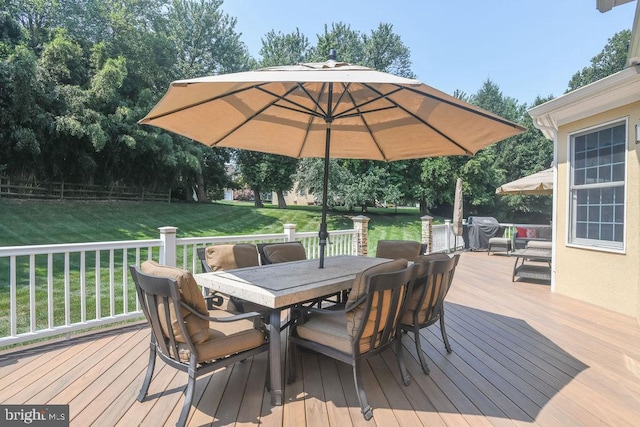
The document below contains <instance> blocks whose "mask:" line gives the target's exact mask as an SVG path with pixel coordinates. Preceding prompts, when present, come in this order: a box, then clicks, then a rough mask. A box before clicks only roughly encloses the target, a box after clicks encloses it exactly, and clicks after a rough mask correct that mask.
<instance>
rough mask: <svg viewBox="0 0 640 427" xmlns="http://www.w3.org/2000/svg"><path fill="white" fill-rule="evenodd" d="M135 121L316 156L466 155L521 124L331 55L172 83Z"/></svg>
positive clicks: (208, 139) (220, 141)
mask: <svg viewBox="0 0 640 427" xmlns="http://www.w3.org/2000/svg"><path fill="white" fill-rule="evenodd" d="M140 123H141V124H148V125H153V126H157V127H160V128H163V129H166V130H169V131H172V132H175V133H178V134H180V135H183V136H186V137H188V138H191V139H194V140H196V141H199V142H201V143H203V144H206V145H209V146H215V147H231V148H239V149H245V150H253V151H261V152H265V153H271V154H280V155H284V156H290V157H295V158H302V157H319V158H324V159H325V164H324V188H323V197H322V206H323V210H322V222H321V229H320V246H321V248H320V266H321V267H322V265H323V260H324V246H325V244H326V238H327V235H328V234H327V231H326V206H327V200H326V191H327V185H328V183H327V179H328V177H327V175H328V160H329V158H352V159H371V160H385V161H391V160H403V159H411V158H422V157H432V156H444V155H459V154H467V155H471V154H475V153H476V152H477V151H478V150H480V149H481V148H483V147H485V146H487V145H490V144H492V143H494V142H497V141H500V140H502V139H505V138H508V137H510V136H513V135H516V134H519V133H521V132H522V131H524V128H522V127H521V126H518V125H516V124H514V123H511V122H509V121H508V120H505V119H503V118H501V117H499V116H497V115H495V114H492V113H489V112H487V111H485V110H482V109H480V108H477V107H475V106H472V105H470V104H468V103H465V102H463V101H461V100H458V99H456V98H454V97H451V96H449V95H447V94H445V93H443V92H440V91H438V90H436V89H433V88H431V87H429V86H427V85H425V84H423V83H421V82H419V81H418V80H413V79H406V78H403V77H398V76H395V75H392V74H387V73H382V72H378V71H374V70H372V69H369V68H366V67H361V66H357V65H351V64H347V63H344V62H338V61H336V60H335V51H332V54H331V55H330V59H329V60H328V61H327V62H322V63H307V64H299V65H293V66H280V67H269V68H263V69H260V70H256V71H249V72H244V73H234V74H224V75H216V76H209V77H202V78H196V79H189V80H179V81H175V82H173V83H171V85H170V87H169V90H168V91H167V93H166V94H165V96H164V97H163V98H162V99H161V100H160V102H158V104H157V105H156V106H155V107H154V108H153V109H152V110H151V111H150V112H149V114H147V115H146V116H145V117H144V118H143V119H142V120H140Z"/></svg>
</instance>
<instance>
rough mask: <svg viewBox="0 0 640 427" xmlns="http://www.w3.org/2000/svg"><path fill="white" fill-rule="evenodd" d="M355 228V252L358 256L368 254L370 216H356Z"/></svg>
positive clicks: (354, 218) (354, 220) (354, 219)
mask: <svg viewBox="0 0 640 427" xmlns="http://www.w3.org/2000/svg"><path fill="white" fill-rule="evenodd" d="M352 220H353V228H354V229H355V230H356V236H355V239H353V253H354V255H358V256H367V254H368V253H369V251H368V246H369V218H368V217H366V216H364V215H358V216H354V217H353V218H352Z"/></svg>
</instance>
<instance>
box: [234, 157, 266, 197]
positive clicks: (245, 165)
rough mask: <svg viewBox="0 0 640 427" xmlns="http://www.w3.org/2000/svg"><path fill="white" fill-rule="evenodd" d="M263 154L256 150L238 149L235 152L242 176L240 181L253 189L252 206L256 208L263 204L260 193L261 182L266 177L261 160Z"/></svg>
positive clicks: (262, 187) (262, 188) (261, 189)
mask: <svg viewBox="0 0 640 427" xmlns="http://www.w3.org/2000/svg"><path fill="white" fill-rule="evenodd" d="M264 156H265V154H264V153H259V152H257V151H249V150H238V151H237V152H236V161H237V164H238V168H239V172H240V174H241V176H242V183H243V184H244V185H247V186H248V187H249V188H251V190H252V191H253V194H254V206H255V207H256V208H261V207H263V206H264V205H263V204H262V197H261V195H260V193H261V192H262V191H264V186H263V183H264V181H265V180H266V178H267V177H266V174H265V169H264V162H263V160H264Z"/></svg>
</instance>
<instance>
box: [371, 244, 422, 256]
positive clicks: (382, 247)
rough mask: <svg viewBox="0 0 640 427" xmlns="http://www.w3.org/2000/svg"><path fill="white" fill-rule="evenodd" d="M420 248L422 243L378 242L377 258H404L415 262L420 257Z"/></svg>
mask: <svg viewBox="0 0 640 427" xmlns="http://www.w3.org/2000/svg"><path fill="white" fill-rule="evenodd" d="M420 247H421V245H420V242H414V241H412V240H378V246H377V249H376V258H389V259H400V258H404V259H407V260H409V261H413V260H414V259H416V257H418V256H419V255H420Z"/></svg>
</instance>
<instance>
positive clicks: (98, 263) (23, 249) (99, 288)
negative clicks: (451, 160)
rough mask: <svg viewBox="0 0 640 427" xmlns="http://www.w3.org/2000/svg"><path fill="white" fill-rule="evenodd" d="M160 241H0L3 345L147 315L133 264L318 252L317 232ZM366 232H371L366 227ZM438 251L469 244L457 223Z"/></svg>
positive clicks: (439, 233) (350, 238)
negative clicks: (255, 251) (208, 250)
mask: <svg viewBox="0 0 640 427" xmlns="http://www.w3.org/2000/svg"><path fill="white" fill-rule="evenodd" d="M160 232H161V234H160V238H159V239H149V240H128V241H114V242H94V243H73V244H55V245H33V246H9V247H0V346H4V345H10V344H15V343H20V342H26V341H31V340H34V339H40V338H46V337H50V336H53V335H64V334H66V335H67V337H68V336H69V335H70V333H71V332H74V331H77V330H81V329H87V328H91V327H96V326H104V325H108V324H112V323H115V322H121V321H125V320H129V319H134V318H139V317H141V316H142V312H141V311H140V307H139V306H138V301H137V297H136V293H135V287H134V285H133V280H132V279H131V276H130V274H129V271H128V266H129V265H134V264H135V265H140V263H141V262H142V261H144V260H147V259H153V260H156V261H159V262H161V263H165V264H169V265H177V266H180V267H182V268H185V269H188V270H190V271H194V272H198V271H200V263H199V260H198V257H197V253H196V250H197V248H199V247H203V246H206V245H210V244H220V243H241V242H246V243H261V242H279V241H291V240H298V241H302V243H303V244H304V246H305V249H306V251H307V256H308V257H309V258H318V257H319V245H318V233H317V232H296V230H295V225H290V224H287V225H285V229H284V232H283V233H276V234H253V235H244V236H217V237H188V238H178V237H177V236H176V229H175V228H174V227H162V228H160ZM365 233H366V231H365ZM431 236H432V241H433V243H432V247H431V248H430V251H431V252H441V251H452V250H454V249H455V248H460V247H462V246H463V244H462V239H461V238H460V237H457V238H456V237H455V236H454V235H453V233H452V231H451V227H450V226H449V225H448V224H447V225H437V226H433V227H432V232H431ZM362 241H366V239H363V238H362V236H358V231H356V229H351V230H339V231H330V232H329V244H328V245H327V246H326V255H327V256H332V255H341V254H349V255H362V249H361V248H359V247H358V242H362Z"/></svg>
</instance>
